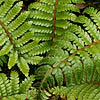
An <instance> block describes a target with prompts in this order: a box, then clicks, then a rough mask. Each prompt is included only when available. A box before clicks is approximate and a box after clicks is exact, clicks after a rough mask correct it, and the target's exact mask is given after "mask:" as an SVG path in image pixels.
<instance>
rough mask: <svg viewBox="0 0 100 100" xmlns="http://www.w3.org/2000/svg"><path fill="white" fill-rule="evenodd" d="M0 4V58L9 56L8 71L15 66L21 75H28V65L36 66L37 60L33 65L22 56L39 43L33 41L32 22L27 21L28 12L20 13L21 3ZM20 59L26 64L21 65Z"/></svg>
mask: <svg viewBox="0 0 100 100" xmlns="http://www.w3.org/2000/svg"><path fill="white" fill-rule="evenodd" d="M0 3H1V5H0V16H1V17H0V56H4V55H8V56H9V61H8V68H9V69H11V68H12V67H13V66H14V65H15V64H17V65H19V66H18V67H19V69H20V70H21V71H22V73H23V74H25V75H28V72H29V66H28V63H31V64H36V63H38V62H39V60H38V61H35V62H34V63H33V61H34V60H32V59H31V60H29V59H27V60H28V61H27V60H26V59H25V58H24V55H25V54H27V55H28V54H29V52H30V51H31V50H32V51H33V49H34V48H35V47H36V46H37V45H38V43H39V42H40V40H35V37H34V32H35V30H32V27H31V26H32V23H33V21H32V20H28V17H29V14H30V11H21V9H22V6H23V2H22V1H21V2H16V0H11V1H10V0H6V1H3V0H2V1H0ZM30 41H31V43H30ZM44 51H45V50H44ZM41 52H42V51H41ZM38 55H39V53H38ZM28 58H29V55H28ZM20 59H21V60H23V61H25V62H26V63H22V61H21V60H20ZM1 64H2V61H1ZM24 65H25V66H24Z"/></svg>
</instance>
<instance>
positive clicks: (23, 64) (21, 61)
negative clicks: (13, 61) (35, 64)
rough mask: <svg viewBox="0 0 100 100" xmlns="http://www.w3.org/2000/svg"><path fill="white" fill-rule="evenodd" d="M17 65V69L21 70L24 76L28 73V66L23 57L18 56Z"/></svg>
mask: <svg viewBox="0 0 100 100" xmlns="http://www.w3.org/2000/svg"><path fill="white" fill-rule="evenodd" d="M17 64H18V67H19V69H20V70H21V71H22V73H23V74H24V75H25V76H28V73H29V66H28V64H27V62H26V60H25V59H24V58H23V57H20V58H19V59H18V63H17Z"/></svg>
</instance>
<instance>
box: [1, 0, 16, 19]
mask: <svg viewBox="0 0 100 100" xmlns="http://www.w3.org/2000/svg"><path fill="white" fill-rule="evenodd" d="M14 2H15V0H10V1H9V0H6V2H5V3H4V4H3V5H1V7H0V17H4V16H5V14H6V13H7V12H8V10H9V9H10V8H11V7H12V6H13V4H14ZM1 3H2V0H1Z"/></svg>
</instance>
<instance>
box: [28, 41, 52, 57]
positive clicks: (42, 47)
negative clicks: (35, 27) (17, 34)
mask: <svg viewBox="0 0 100 100" xmlns="http://www.w3.org/2000/svg"><path fill="white" fill-rule="evenodd" d="M50 45H51V42H44V43H40V44H39V45H37V46H36V47H34V48H33V49H32V51H30V52H29V55H30V56H31V55H32V56H34V55H39V54H43V53H45V52H47V51H49V50H50Z"/></svg>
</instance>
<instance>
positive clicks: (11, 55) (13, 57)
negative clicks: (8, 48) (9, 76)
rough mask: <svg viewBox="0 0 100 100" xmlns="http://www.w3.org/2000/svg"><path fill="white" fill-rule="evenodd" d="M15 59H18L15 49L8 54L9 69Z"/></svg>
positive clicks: (14, 62)
mask: <svg viewBox="0 0 100 100" xmlns="http://www.w3.org/2000/svg"><path fill="white" fill-rule="evenodd" d="M17 59H18V53H17V51H12V53H11V54H10V56H9V61H8V68H9V69H11V68H12V67H13V66H14V65H15V64H16V61H17Z"/></svg>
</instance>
